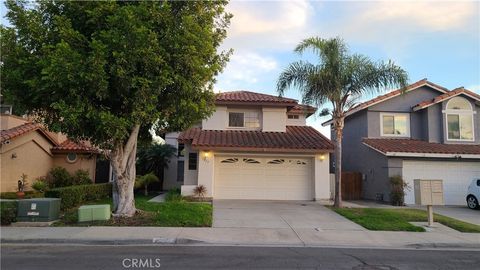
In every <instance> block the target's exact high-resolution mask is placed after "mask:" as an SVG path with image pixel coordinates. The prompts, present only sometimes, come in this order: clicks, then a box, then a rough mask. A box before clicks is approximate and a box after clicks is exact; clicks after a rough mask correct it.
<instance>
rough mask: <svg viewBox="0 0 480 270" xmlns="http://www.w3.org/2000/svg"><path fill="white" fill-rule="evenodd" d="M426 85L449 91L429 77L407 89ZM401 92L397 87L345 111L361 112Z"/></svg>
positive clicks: (348, 112) (348, 113)
mask: <svg viewBox="0 0 480 270" xmlns="http://www.w3.org/2000/svg"><path fill="white" fill-rule="evenodd" d="M424 85H428V86H430V87H432V88H434V89H437V90H439V91H441V92H448V91H449V90H448V89H447V88H445V87H442V86H439V85H437V84H434V83H432V82H429V81H428V80H427V79H423V80H420V81H418V82H415V83H413V84H410V85H408V86H407V88H406V90H405V91H410V90H414V89H416V88H419V87H421V86H424ZM401 93H402V89H397V90H393V91H391V92H388V93H387V94H384V95H380V96H378V97H376V98H373V99H370V100H367V101H365V102H362V103H360V104H358V105H356V106H354V107H353V108H351V109H350V110H348V111H347V112H346V113H345V116H349V115H352V114H354V113H356V112H359V111H361V110H363V109H366V108H368V107H370V106H372V105H374V104H377V103H380V102H382V101H385V100H387V99H389V98H392V97H395V96H398V95H400V94H401ZM331 121H332V120H331V119H330V120H328V121H326V122H324V123H322V125H328V124H330V122H331Z"/></svg>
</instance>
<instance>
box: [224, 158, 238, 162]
mask: <svg viewBox="0 0 480 270" xmlns="http://www.w3.org/2000/svg"><path fill="white" fill-rule="evenodd" d="M237 162H238V158H227V159H224V160H222V161H220V163H237Z"/></svg>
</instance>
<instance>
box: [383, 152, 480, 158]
mask: <svg viewBox="0 0 480 270" xmlns="http://www.w3.org/2000/svg"><path fill="white" fill-rule="evenodd" d="M385 155H386V156H389V157H427V158H428V157H431V158H470V159H477V158H480V155H476V154H434V153H411V152H387V153H385Z"/></svg>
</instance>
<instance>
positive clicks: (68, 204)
mask: <svg viewBox="0 0 480 270" xmlns="http://www.w3.org/2000/svg"><path fill="white" fill-rule="evenodd" d="M111 195H112V185H111V184H110V183H104V184H90V185H80V186H70V187H62V188H54V189H50V190H48V191H47V192H45V197H49V198H60V199H62V201H61V209H62V210H66V209H70V208H73V207H75V206H77V205H79V204H81V203H84V202H87V201H94V200H100V199H104V198H109V197H110V196H111Z"/></svg>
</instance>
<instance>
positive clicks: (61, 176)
mask: <svg viewBox="0 0 480 270" xmlns="http://www.w3.org/2000/svg"><path fill="white" fill-rule="evenodd" d="M45 179H46V182H47V183H48V186H49V187H50V188H60V187H67V186H72V185H73V184H74V182H73V178H72V176H71V175H70V173H68V171H67V169H65V168H63V167H54V168H52V169H51V170H50V171H49V172H48V174H47V177H46V178H45Z"/></svg>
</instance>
